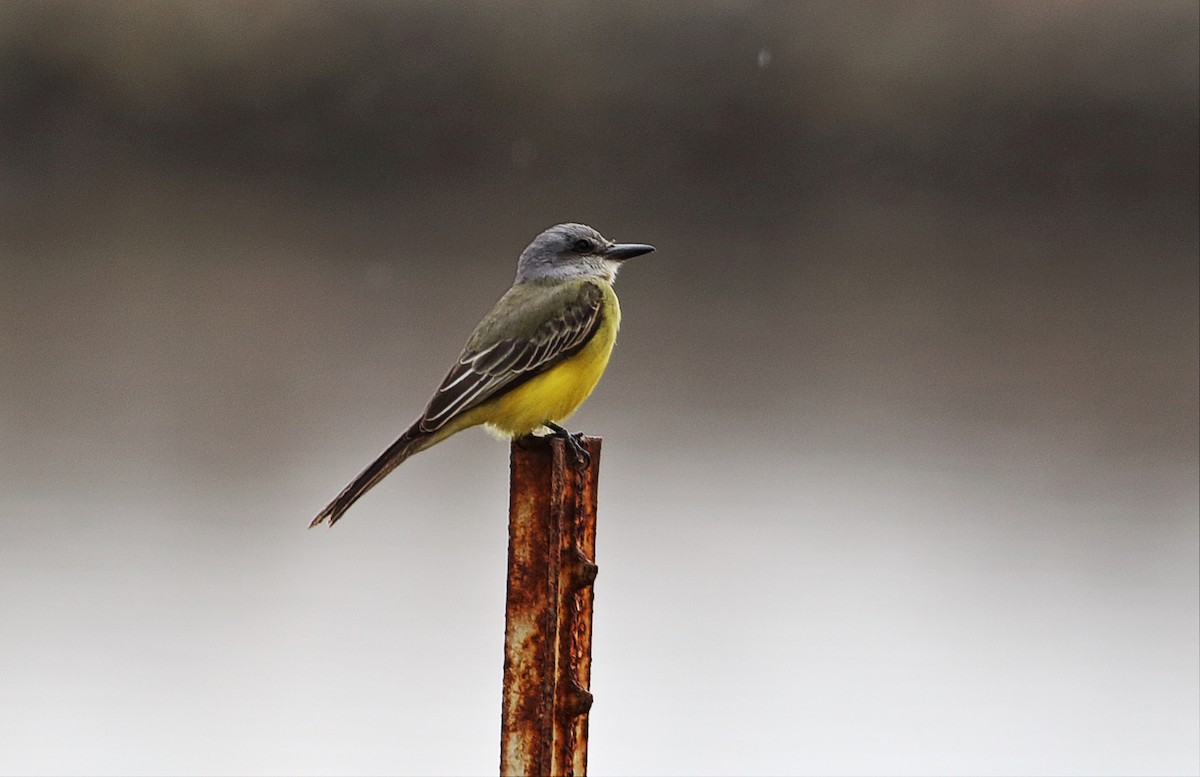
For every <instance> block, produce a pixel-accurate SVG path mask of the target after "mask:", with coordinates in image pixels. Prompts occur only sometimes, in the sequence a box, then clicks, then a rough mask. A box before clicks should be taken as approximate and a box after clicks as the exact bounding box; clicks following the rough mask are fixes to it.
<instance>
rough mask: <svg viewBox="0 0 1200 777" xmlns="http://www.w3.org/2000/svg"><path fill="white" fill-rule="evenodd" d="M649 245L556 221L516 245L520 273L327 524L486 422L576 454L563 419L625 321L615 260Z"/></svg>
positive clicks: (330, 511) (334, 505)
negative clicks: (552, 439)
mask: <svg viewBox="0 0 1200 777" xmlns="http://www.w3.org/2000/svg"><path fill="white" fill-rule="evenodd" d="M653 250H654V246H649V245H644V244H642V243H614V242H612V241H611V240H608V239H606V238H605V237H603V236H602V235H601V234H600V233H599V232H597V231H596V230H594V229H592V228H591V227H588V226H585V225H583V224H559V225H558V226H554V227H550V229H547V230H546V231H545V232H543V233H542V234H540V235H538V236H537V237H536V238H535V239H534V241H533V242H532V243H530V244H529V247H528V248H526V249H525V250H524V251H522V252H521V258H520V259H519V260H518V261H517V278H516V280H515V281H514V282H513V285H512V288H510V289H509V290H508V291H507V292H505V294H504V296H503V297H501V298H500V301H499V302H497V303H496V306H495V307H494V308H492V311H491V312H490V313H488V314H487V315H486V316H484V317H483V320H482V321H480V322H479V324H478V326H476V327H475V331H474V332H472V333H471V336H470V337H469V338H468V339H467V344H466V346H464V347H463V350H462V354H461V355H460V356H459V357H458V361H457V362H455V363H454V366H453V367H451V368H450V372H448V373H447V374H446V377H445V379H444V380H442V385H441V386H439V387H438V390H437V391H436V392H434V395H433V399H431V400H429V406H428V407H426V408H425V412H424V413H422V414H421V417H420V418H418V419H417V420H416V421H414V422H413V424H412V426H410V427H408V429H406V430H405V431H404V434H402V435H400V439H398V440H396V441H395V442H394V443H392V444H391V446H390V447H389V448H388V449H387V450H386V451H384V452H383V454H382V455H380V457H379V458H378V459H376V460H375V461H374V462H373V463H372V464H371V465H370V466H369V467H367V468H366V469H364V470H363V471H362V472H361V473H360V474H359V475H358V477H356V478H355V479H354V480H353V481H352V482H351V483H350V485H348V486H346V487H345V488H344V489H342V493H340V494H338V495H337V498H336V499H334V500H333V501H332V502H330V503H329V505H328V506H327V507H326V508H325V509H324V510H322V511H321V512H320V513H318V514H317V517H316V518H314V519H313V522H312V524H310V526H316V525H317V524H319V523H322V522H324V521H326V520H328V521H329V523H330V524H331V525H332V524H334V523H336V522H337V520H338V519H339V518H341V517H342V515H343V514H344V513H345V512H346V511H347V510H348V509H350V505H352V504H354V503H355V502H356V501H357V500H358V498H359V497H360V496H362V495H363V494H365V493H366V492H367V491H368V490H370V488H371V487H372V486H374V485H375V484H376V483H378V482H379V481H380V480H382V479H383V478H384V476H386V475H387V474H388V473H389V472H391V471H392V470H394V469H395V468H396V467H398V466H399V465H400V463H401V462H403V461H404V460H405V459H407V458H408V457H409V456H411V455H413V454H414V453H417V452H419V451H423V450H425V449H426V448H429V447H430V446H432V445H435V444H437V443H439V442H441V441H442V440H444V439H446V438H447V437H449V436H450V435H452V434H454V433H455V432H460V431H462V430H463V429H466V428H468V427H471V426H478V425H479V424H484V425H485V426H486V427H487V428H488V429H490V430H491V431H493V432H495V433H497V434H499V435H501V436H502V437H509V438H515V437H520V436H522V435H526V434H529V433H530V432H533V431H536V430H538V429H542V428H546V429H549V430H551V431H552V432H553V433H555V434H557V435H560V436H562V437H563V438H564V439H565V440H566V441H567V443H568V444H569V445H571V447H572V449H573V450H574V451H575V452H576V455H578V456H580V457H582V458H586V451H583V449H582V448H581V447H580V446H579V443H578V441H577V440H576V439H575V438H574V437H572V436H571V435H570V434H568V433H567V431H566V430H565V429H563V428H562V427H561V426H560V425H559V424H561V423H562V422H563V421H565V420H566V419H567V417H568V416H570V415H571V413H573V412H575V410H576V408H578V407H579V406H580V405H581V404H583V401H584V400H585V399H587V398H588V395H589V394H591V393H592V389H593V388H595V386H596V383H597V382H598V381H599V380H600V376H601V375H602V374H603V373H604V368H605V367H606V366H607V365H608V357H609V354H611V353H612V348H613V343H614V342H615V341H616V338H617V328H618V327H619V326H620V325H621V306H620V304H619V303H618V302H617V295H616V294H615V293H614V292H613V288H612V284H613V281H614V280H616V277H617V269H618V268H619V267H620V266H621V262H623V261H625V260H626V259H629V258H631V257H634V256H641V255H642V254H648V253H650V252H651V251H653Z"/></svg>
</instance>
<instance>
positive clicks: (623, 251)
mask: <svg viewBox="0 0 1200 777" xmlns="http://www.w3.org/2000/svg"><path fill="white" fill-rule="evenodd" d="M653 250H654V246H648V245H646V244H645V243H616V244H614V245H611V246H609V247H608V248H607V249H605V251H604V258H605V259H616V260H617V261H618V262H623V261H625V260H626V259H632V258H633V257H635V256H641V255H642V254H648V253H650V252H651V251H653Z"/></svg>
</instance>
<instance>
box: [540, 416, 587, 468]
mask: <svg viewBox="0 0 1200 777" xmlns="http://www.w3.org/2000/svg"><path fill="white" fill-rule="evenodd" d="M546 428H547V429H549V430H550V431H552V432H554V436H555V437H560V438H562V441H563V442H564V443H566V446H567V447H568V448H570V449H571V453H573V454H574V455H575V466H576V467H578V468H579V469H581V470H584V469H587V468H588V467H589V466H590V465H591V463H592V454H590V453H588V449H587V448H586V447H585V446H584V444H583V432H576V433H575V434H571V433H570V432H568V431H567V430H566V429H564V428H562V427H561V426H559V425H558V424H556V423H554V422H553V421H547V422H546Z"/></svg>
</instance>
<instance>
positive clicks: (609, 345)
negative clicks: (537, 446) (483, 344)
mask: <svg viewBox="0 0 1200 777" xmlns="http://www.w3.org/2000/svg"><path fill="white" fill-rule="evenodd" d="M601 315H602V318H601V321H600V327H599V328H598V329H597V330H596V334H594V335H593V336H592V339H591V340H589V341H588V344H587V345H585V346H584V347H583V349H582V350H581V351H580V352H579V353H577V354H575V355H574V356H572V357H571V358H569V359H565V360H564V361H562V362H560V363H559V364H557V365H555V366H554V367H552V368H551V369H549V370H547V371H546V372H543V373H542V374H541V375H538V376H537V377H536V378H532V379H530V380H528V381H526V382H525V383H523V384H521V385H520V386H518V387H517V388H515V389H513V390H512V391H510V392H508V393H506V394H504V395H503V396H501V397H498V398H497V399H496V400H495V401H493V402H488V403H487V404H486V405H482V406H480V407H478V408H476V409H475V410H473V411H471V413H470V414H469V415H471V416H474V418H472V419H471V421H473V422H474V423H483V424H486V425H487V427H488V428H489V429H490V430H491V431H493V432H496V433H497V434H500V435H502V436H504V437H519V436H521V435H523V434H529V433H530V432H532V431H533V430H535V429H537V428H538V427H540V426H542V424H544V423H545V422H546V421H553V422H555V423H561V422H563V421H565V420H566V419H567V418H568V417H569V416H570V415H571V414H572V413H574V412H575V411H576V410H577V409H578V408H579V406H580V405H582V404H583V401H584V400H585V399H587V398H588V396H589V395H590V394H591V393H592V389H594V388H595V387H596V384H597V383H598V382H599V381H600V376H601V375H603V374H604V368H605V367H607V366H608V357H609V355H611V354H612V349H613V344H614V343H615V342H616V341H617V330H618V329H619V328H620V326H621V306H620V303H618V302H617V295H616V294H615V293H614V292H613V290H612V287H611V286H609V285H608V284H604V301H603V308H602V311H601ZM464 426H465V424H464Z"/></svg>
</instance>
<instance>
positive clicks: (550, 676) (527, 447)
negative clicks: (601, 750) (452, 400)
mask: <svg viewBox="0 0 1200 777" xmlns="http://www.w3.org/2000/svg"><path fill="white" fill-rule="evenodd" d="M581 442H582V444H583V445H584V447H585V448H586V449H587V450H588V452H589V453H590V454H591V461H590V463H589V464H588V465H587V466H586V467H579V466H577V464H576V461H575V457H574V455H573V454H572V452H571V451H570V450H569V449H568V448H567V447H566V446H565V445H564V444H563V441H562V440H561V439H559V438H528V437H527V438H524V439H522V440H520V441H516V442H514V443H513V445H512V453H511V481H510V489H511V490H510V496H509V517H508V603H507V609H506V610H505V621H504V705H503V710H502V713H501V721H500V774H501V775H502V777H516V776H517V775H522V777H524V776H526V775H528V777H539V776H542V775H554V776H555V777H557V775H575V776H576V777H582V775H584V774H586V773H587V726H588V710H589V709H591V706H592V695H591V693H589V692H588V686H589V685H590V682H591V675H592V582H593V581H594V580H595V579H596V564H595V563H594V561H593V559H594V558H595V554H596V483H597V480H598V479H599V475H600V438H599V437H584V438H583V440H582V441H581Z"/></svg>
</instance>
